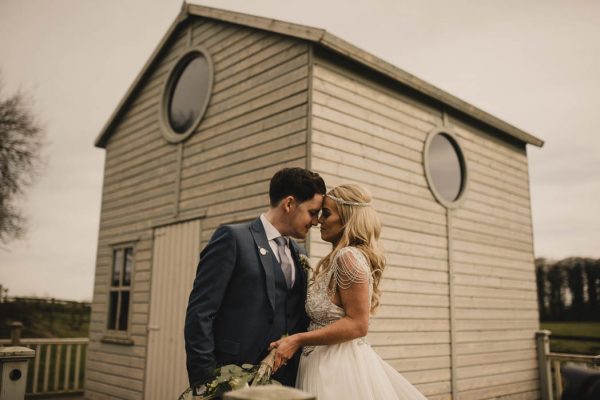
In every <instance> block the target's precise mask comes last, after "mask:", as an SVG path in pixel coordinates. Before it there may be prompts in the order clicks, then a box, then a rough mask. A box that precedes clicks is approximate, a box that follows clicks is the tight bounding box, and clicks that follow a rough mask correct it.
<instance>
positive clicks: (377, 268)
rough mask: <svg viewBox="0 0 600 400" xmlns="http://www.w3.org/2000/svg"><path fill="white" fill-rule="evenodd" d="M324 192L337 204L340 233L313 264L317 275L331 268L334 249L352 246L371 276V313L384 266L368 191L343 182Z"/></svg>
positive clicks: (376, 301) (376, 216)
mask: <svg viewBox="0 0 600 400" xmlns="http://www.w3.org/2000/svg"><path fill="white" fill-rule="evenodd" d="M327 196H328V197H329V198H330V199H332V200H333V201H334V202H335V203H336V206H337V210H338V213H339V214H340V218H341V222H342V236H341V238H340V240H339V242H338V243H337V245H336V246H335V247H334V248H333V250H332V251H331V252H330V253H329V254H328V255H327V256H325V257H324V258H322V259H321V261H319V263H318V264H317V268H316V273H317V274H318V275H320V274H322V273H325V272H327V271H328V270H329V269H330V268H331V264H332V261H333V260H334V259H335V256H336V255H337V253H338V251H340V250H341V249H342V248H344V247H347V246H354V247H356V248H357V249H359V250H360V251H361V252H362V253H363V254H364V255H365V256H366V257H367V261H368V262H369V265H370V267H371V276H372V277H373V295H372V296H371V314H374V313H375V310H376V309H377V307H378V306H379V297H380V296H381V291H380V290H379V282H380V280H381V274H382V272H383V269H384V268H385V257H384V255H383V251H382V250H381V248H380V246H379V244H378V243H377V241H378V240H379V235H380V233H381V220H380V219H379V215H377V212H376V211H375V209H374V208H373V207H371V205H370V203H371V200H372V196H371V193H369V191H368V190H367V189H365V188H363V187H361V186H359V185H355V184H346V185H340V186H337V187H335V188H333V189H331V190H330V191H329V192H328V193H327Z"/></svg>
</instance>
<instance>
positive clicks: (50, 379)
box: [0, 329, 89, 394]
mask: <svg viewBox="0 0 600 400" xmlns="http://www.w3.org/2000/svg"><path fill="white" fill-rule="evenodd" d="M12 331H13V332H14V331H15V330H14V329H13V330H12ZM13 332H11V339H0V346H24V347H29V348H30V349H33V350H35V358H33V359H32V360H30V361H29V364H28V368H27V389H26V394H62V393H81V392H83V381H84V371H85V355H86V352H87V346H88V343H89V339H88V338H66V339H62V338H61V339H59V338H49V339H46V338H43V339H37V338H35V339H34V338H31V339H29V338H20V335H19V334H14V333H13Z"/></svg>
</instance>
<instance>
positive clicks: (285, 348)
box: [271, 254, 370, 370]
mask: <svg viewBox="0 0 600 400" xmlns="http://www.w3.org/2000/svg"><path fill="white" fill-rule="evenodd" d="M343 257H344V259H343V260H340V264H341V268H340V269H339V270H338V273H337V274H334V276H335V278H336V279H335V280H336V283H337V288H338V293H339V298H340V302H341V307H342V308H343V309H344V311H345V314H346V315H345V316H344V317H342V318H340V319H339V320H337V321H336V322H334V323H332V324H330V325H327V326H325V327H323V328H321V329H316V330H314V331H310V332H301V333H297V334H295V335H291V336H288V337H285V338H283V339H281V340H278V341H277V342H274V343H272V344H271V347H277V352H276V355H275V368H274V369H275V370H276V369H277V368H279V366H280V365H281V364H282V363H284V362H287V360H289V359H290V358H291V357H292V356H293V355H294V353H295V352H296V351H297V350H298V349H299V348H301V347H302V346H311V345H312V346H318V345H328V344H337V343H343V342H347V341H349V340H352V339H356V338H360V337H363V336H365V335H366V334H367V331H368V327H369V313H370V301H369V300H370V299H369V272H370V271H369V269H368V266H367V267H365V266H361V265H358V263H357V260H356V258H355V257H354V255H353V254H347V255H346V254H344V255H343Z"/></svg>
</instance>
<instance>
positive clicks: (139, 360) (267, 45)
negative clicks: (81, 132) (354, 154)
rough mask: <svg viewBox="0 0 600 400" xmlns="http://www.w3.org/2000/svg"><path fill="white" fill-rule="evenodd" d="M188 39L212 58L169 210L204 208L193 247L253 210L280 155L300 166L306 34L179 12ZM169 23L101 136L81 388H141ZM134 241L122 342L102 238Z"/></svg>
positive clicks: (163, 204)
mask: <svg viewBox="0 0 600 400" xmlns="http://www.w3.org/2000/svg"><path fill="white" fill-rule="evenodd" d="M188 26H191V27H192V42H193V45H200V44H201V45H202V46H204V47H205V48H206V49H207V51H208V53H210V55H211V57H212V59H213V63H214V85H213V93H212V95H211V98H210V102H209V105H208V107H207V110H206V114H205V116H204V118H203V120H202V122H201V123H200V125H199V127H198V130H197V132H196V133H195V134H193V135H192V136H191V137H190V138H189V139H188V140H187V141H186V142H185V144H184V145H183V160H182V161H183V162H182V169H181V180H180V193H179V204H178V206H179V207H178V208H179V218H180V219H186V218H196V217H198V216H201V217H204V218H205V220H204V221H203V223H202V227H203V229H204V230H203V231H202V236H201V237H202V244H201V246H204V245H205V244H206V242H207V241H208V239H209V238H210V236H211V235H212V232H213V231H214V230H215V228H216V227H217V226H218V225H220V224H222V223H228V222H236V221H244V220H249V219H253V218H255V217H256V216H257V215H258V214H260V212H262V211H263V210H264V209H265V208H266V207H267V206H268V182H269V179H270V177H271V176H272V175H273V173H274V172H275V171H276V170H278V169H279V168H282V167H284V166H300V167H305V166H306V129H307V98H308V94H307V90H308V68H307V63H308V45H307V44H306V43H303V42H300V41H298V40H295V39H290V38H286V37H283V36H280V35H277V34H271V33H267V32H263V31H259V30H255V29H249V28H244V27H239V26H235V25H232V24H228V23H222V22H215V21H210V20H205V19H202V18H194V19H191V20H190V23H189V25H188ZM188 26H183V27H182V28H181V29H179V30H177V31H176V32H175V33H174V35H173V37H172V40H171V41H169V42H168V43H167V46H166V48H165V51H163V53H162V54H161V55H160V56H159V59H157V60H156V62H155V65H154V66H153V67H152V70H151V72H150V74H149V76H148V77H147V79H146V80H145V81H144V82H143V83H142V86H141V89H140V90H139V91H137V93H134V96H135V97H134V98H133V99H132V101H131V102H130V104H129V106H128V108H127V110H126V111H125V112H124V113H123V116H122V118H121V120H120V121H119V122H118V123H117V124H116V126H115V131H114V133H113V134H112V135H111V138H110V140H109V141H108V143H107V146H106V161H105V174H104V185H103V194H102V212H101V220H100V236H99V243H98V255H97V267H96V276H95V286H94V300H93V305H92V320H91V325H90V345H89V350H88V366H87V374H86V379H87V381H86V395H87V396H88V397H89V398H91V399H105V398H111V399H141V398H142V397H143V387H144V373H145V371H144V370H145V357H146V342H147V325H148V315H149V302H150V283H151V273H152V245H153V242H152V233H153V231H152V230H153V227H154V226H155V225H156V224H157V223H158V222H163V221H169V220H173V221H175V220H174V218H173V216H174V211H175V209H176V204H175V199H176V198H177V193H176V192H175V190H176V187H177V186H176V182H177V174H178V173H179V168H178V163H177V157H178V155H177V151H178V149H177V145H172V144H168V143H167V142H166V141H165V140H164V139H163V137H162V135H161V132H160V129H161V128H160V125H159V111H160V107H161V106H162V105H161V98H160V96H161V93H162V90H163V87H164V84H165V81H166V79H167V78H168V76H169V72H170V70H171V68H173V66H174V65H175V64H176V62H177V61H178V58H179V56H180V55H181V54H182V53H183V52H184V51H186V49H187V48H188V47H187V46H188V44H187V43H188V40H189V28H188ZM118 242H134V243H135V270H134V277H133V289H132V290H133V293H132V304H131V308H130V321H131V325H130V326H131V329H130V333H131V337H130V338H131V340H132V341H133V343H134V344H133V345H132V346H126V345H117V344H108V343H104V342H102V341H101V340H102V338H103V337H104V336H105V334H106V329H105V328H106V318H107V315H106V314H107V307H108V305H107V303H108V301H107V300H108V288H109V274H110V265H111V262H112V260H111V258H112V253H111V245H112V244H115V243H118Z"/></svg>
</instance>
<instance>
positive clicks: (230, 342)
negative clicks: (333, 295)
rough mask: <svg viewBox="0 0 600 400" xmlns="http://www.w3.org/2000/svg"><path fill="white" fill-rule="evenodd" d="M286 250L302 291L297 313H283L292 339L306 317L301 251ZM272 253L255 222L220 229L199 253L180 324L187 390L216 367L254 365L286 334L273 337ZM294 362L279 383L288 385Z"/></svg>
mask: <svg viewBox="0 0 600 400" xmlns="http://www.w3.org/2000/svg"><path fill="white" fill-rule="evenodd" d="M261 249H264V250H266V254H264V253H265V251H264V250H261ZM290 250H291V253H292V256H293V258H294V261H295V264H296V283H295V285H294V287H295V288H296V285H301V286H300V287H298V288H297V289H298V291H301V292H299V293H302V294H301V296H302V301H300V302H299V306H298V307H297V308H298V309H296V310H291V311H292V312H290V311H289V310H288V318H289V321H290V323H289V324H288V327H287V328H288V332H287V333H290V334H293V333H297V332H301V331H305V330H306V327H307V325H308V317H307V316H306V312H305V310H304V301H305V299H306V276H305V272H304V270H303V268H302V267H301V264H300V259H299V256H300V254H301V252H302V253H304V250H303V249H301V248H300V247H299V246H298V245H297V243H296V242H295V241H293V240H291V241H290ZM271 253H272V251H271V247H270V246H269V243H268V240H267V236H266V234H265V230H264V227H263V225H262V222H261V221H260V218H257V219H256V220H254V221H253V222H251V223H244V224H236V225H222V226H220V227H219V228H218V229H217V230H216V231H215V233H214V234H213V236H212V238H211V239H210V242H209V243H208V244H207V245H206V247H205V248H204V249H203V250H202V252H201V253H200V262H199V264H198V269H197V271H196V278H195V280H194V285H193V288H192V291H191V293H190V298H189V302H188V307H187V313H186V320H185V350H186V355H187V360H186V361H187V370H188V378H189V381H190V385H191V386H193V385H194V384H198V383H204V382H205V381H206V380H207V379H209V378H210V376H211V375H212V372H213V371H214V368H216V367H218V366H220V365H226V364H232V363H234V364H242V363H251V364H257V363H258V362H260V360H261V359H262V358H263V357H265V356H266V354H267V353H268V347H269V344H270V342H271V341H272V340H276V339H279V337H281V335H282V334H284V333H286V332H273V320H274V317H275V315H276V312H277V313H281V312H282V310H275V304H276V302H275V296H276V293H275V291H276V287H275V279H276V278H275V268H281V267H280V265H279V264H278V263H277V260H276V259H275V258H274V256H273V255H272V254H271ZM297 293H298V292H297ZM283 312H284V313H285V312H286V310H283ZM279 315H280V314H279ZM294 361H295V362H289V363H288V365H287V366H286V367H283V368H282V369H281V371H280V372H279V374H278V375H282V374H283V375H287V378H285V379H283V380H284V381H285V380H287V382H282V383H288V384H292V385H293V383H294V380H295V376H296V370H297V365H298V363H297V357H296V360H294ZM286 369H287V371H286ZM276 379H277V377H276Z"/></svg>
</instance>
